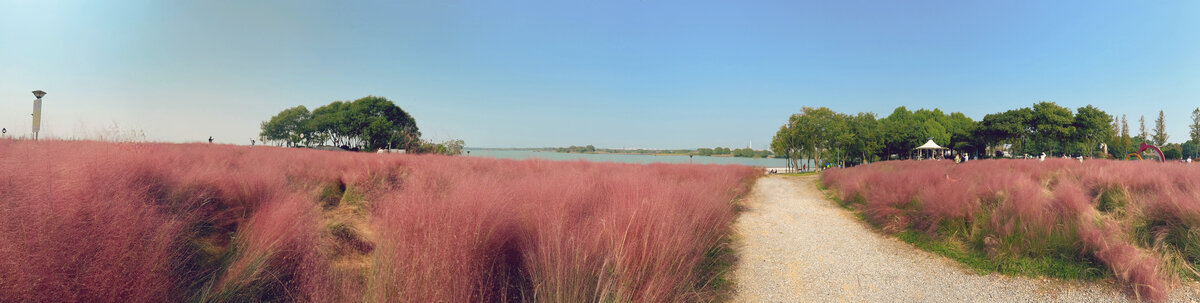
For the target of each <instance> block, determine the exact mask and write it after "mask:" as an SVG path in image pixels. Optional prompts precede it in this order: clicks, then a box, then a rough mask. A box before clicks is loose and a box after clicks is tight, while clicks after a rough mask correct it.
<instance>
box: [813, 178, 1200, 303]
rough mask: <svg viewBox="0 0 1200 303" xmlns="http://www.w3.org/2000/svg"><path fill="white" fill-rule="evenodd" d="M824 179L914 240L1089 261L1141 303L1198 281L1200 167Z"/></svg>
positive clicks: (995, 255)
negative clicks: (910, 233) (922, 238)
mask: <svg viewBox="0 0 1200 303" xmlns="http://www.w3.org/2000/svg"><path fill="white" fill-rule="evenodd" d="M822 181H823V183H824V185H825V186H826V187H828V188H829V189H830V190H831V192H832V193H833V194H834V195H835V196H837V198H839V199H841V200H842V201H844V202H843V203H844V204H846V205H848V206H850V207H853V208H856V209H859V210H861V211H862V212H863V213H864V214H865V215H866V219H867V220H868V221H870V222H871V223H872V224H875V225H876V226H879V227H880V228H882V229H883V230H884V231H886V232H889V233H900V232H904V231H907V230H912V231H916V232H920V233H923V234H926V235H928V236H930V237H932V238H934V239H938V241H949V242H950V243H959V244H957V245H960V246H962V247H964V249H965V250H966V251H979V252H982V253H985V254H986V256H987V257H988V258H991V259H996V260H999V259H1010V258H1017V257H1046V256H1050V257H1053V256H1056V255H1068V256H1070V255H1078V257H1079V258H1082V259H1089V258H1090V259H1092V260H1096V261H1098V262H1099V263H1101V264H1103V265H1104V266H1105V267H1107V269H1108V270H1109V271H1110V272H1111V276H1112V277H1113V278H1115V279H1116V280H1118V281H1120V282H1122V283H1123V284H1124V285H1126V286H1128V287H1129V288H1130V289H1131V290H1132V293H1133V295H1135V296H1137V297H1139V298H1142V299H1149V300H1154V301H1161V300H1163V299H1165V298H1166V293H1167V291H1168V290H1169V288H1170V287H1171V286H1172V285H1177V284H1178V282H1179V281H1180V279H1181V278H1183V279H1196V278H1200V272H1198V271H1197V269H1198V268H1200V166H1192V165H1187V164H1182V163H1155V162H1149V161H1136V162H1135V161H1110V160H1088V161H1085V162H1084V163H1080V162H1079V161H1077V160H1067V159H1047V160H1046V161H1044V162H1039V161H1036V160H982V161H970V162H966V163H962V164H954V163H953V162H951V161H887V162H879V163H875V164H871V165H866V166H860V167H855V168H849V169H835V170H830V171H826V172H825V173H824V174H823V175H822ZM1072 258H1074V257H1072Z"/></svg>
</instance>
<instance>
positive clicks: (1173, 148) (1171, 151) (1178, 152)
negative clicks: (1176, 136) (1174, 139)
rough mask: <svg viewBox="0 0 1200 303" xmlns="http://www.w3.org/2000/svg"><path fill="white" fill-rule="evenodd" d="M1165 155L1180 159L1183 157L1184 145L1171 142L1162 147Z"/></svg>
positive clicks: (1168, 157)
mask: <svg viewBox="0 0 1200 303" xmlns="http://www.w3.org/2000/svg"><path fill="white" fill-rule="evenodd" d="M1162 152H1163V156H1164V157H1167V159H1172V160H1178V159H1182V158H1183V147H1182V146H1180V145H1179V144H1175V143H1171V144H1167V145H1166V146H1163V147H1162Z"/></svg>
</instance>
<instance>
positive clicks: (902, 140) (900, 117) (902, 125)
mask: <svg viewBox="0 0 1200 303" xmlns="http://www.w3.org/2000/svg"><path fill="white" fill-rule="evenodd" d="M879 124H880V125H881V126H882V128H883V131H882V136H881V137H882V141H883V145H884V147H883V155H884V158H891V156H892V155H904V154H907V153H908V151H910V150H912V149H913V148H915V147H917V146H920V145H921V144H922V143H925V141H923V140H924V139H925V138H923V136H924V133H918V132H917V130H919V129H921V123H920V122H918V121H917V119H916V118H915V117H913V113H912V112H910V111H908V109H907V108H904V107H903V106H901V107H897V108H896V109H895V110H893V111H892V114H891V115H888V116H887V117H886V118H883V119H881V120H880V123H879Z"/></svg>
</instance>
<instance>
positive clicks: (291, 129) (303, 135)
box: [259, 105, 314, 146]
mask: <svg viewBox="0 0 1200 303" xmlns="http://www.w3.org/2000/svg"><path fill="white" fill-rule="evenodd" d="M311 120H312V113H309V112H308V108H305V107H304V105H300V106H297V107H293V108H289V109H285V110H283V111H281V112H279V114H276V115H275V116H274V117H271V120H267V121H263V122H262V124H261V127H262V132H260V133H259V139H261V140H262V141H263V142H276V143H279V144H281V145H287V146H298V145H300V144H308V143H309V141H310V140H312V139H314V138H313V133H314V129H313V128H312V125H311V123H310V122H311Z"/></svg>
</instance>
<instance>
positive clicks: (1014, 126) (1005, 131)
mask: <svg viewBox="0 0 1200 303" xmlns="http://www.w3.org/2000/svg"><path fill="white" fill-rule="evenodd" d="M1032 119H1033V110H1032V109H1030V108H1028V107H1026V108H1021V109H1013V110H1008V111H1005V112H1002V113H995V114H988V115H985V116H983V120H981V121H980V122H979V127H978V128H976V131H975V132H974V133H975V134H976V136H978V137H980V138H981V140H982V141H983V142H985V144H987V145H1000V144H1004V143H1007V144H1009V149H1008V150H1009V152H1010V153H1012V154H1014V155H1016V154H1022V153H1025V141H1026V138H1027V137H1028V136H1029V132H1030V131H1029V125H1030V120H1032Z"/></svg>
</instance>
